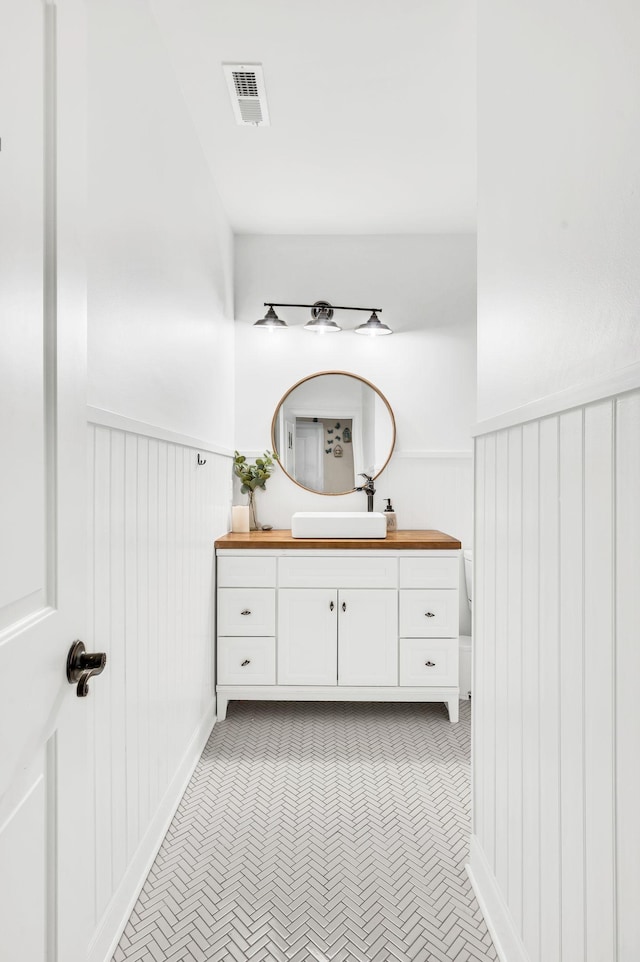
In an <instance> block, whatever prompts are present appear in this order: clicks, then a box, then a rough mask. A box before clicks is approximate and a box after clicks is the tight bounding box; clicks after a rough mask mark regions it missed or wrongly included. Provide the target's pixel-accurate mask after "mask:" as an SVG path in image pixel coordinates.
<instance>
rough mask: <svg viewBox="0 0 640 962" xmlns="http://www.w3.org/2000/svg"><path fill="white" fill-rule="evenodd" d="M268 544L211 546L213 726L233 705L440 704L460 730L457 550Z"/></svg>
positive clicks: (226, 541) (388, 543)
mask: <svg viewBox="0 0 640 962" xmlns="http://www.w3.org/2000/svg"><path fill="white" fill-rule="evenodd" d="M273 534H274V535H281V536H282V537H281V538H279V539H277V538H272V541H275V544H273V543H269V542H268V541H266V539H265V533H263V532H256V533H255V534H251V535H240V536H233V535H227V536H225V538H223V539H220V541H218V542H216V549H217V551H216V555H217V585H218V590H217V595H218V598H217V684H216V693H217V713H218V719H219V720H222V719H223V718H224V717H225V715H226V709H227V703H228V702H229V701H231V700H234V699H240V700H272V701H294V700H305V701H407V702H410V701H411V702H415V701H443V702H446V703H447V705H448V708H449V717H450V719H451V721H452V722H454V721H457V720H458V697H459V689H458V583H459V579H460V559H459V554H460V552H459V550H458V549H457V545H458V544H459V542H456V541H455V539H453V538H450V537H449V536H448V535H441V538H442V539H449V541H450V542H452V543H453V544H454V545H456V547H453V548H451V549H449V548H438V549H437V550H435V549H429V548H427V549H425V548H423V547H420V548H416V549H413V548H407V547H405V546H404V545H402V546H398V547H396V545H395V543H394V540H392V538H391V536H389V538H388V539H385V542H383V544H384V548H380V547H379V543H376V544H372V543H371V542H369V543H366V542H359V543H358V548H357V549H351V548H350V547H344V548H343V547H342V546H340V547H333V545H334V544H336V542H332V547H331V548H329V547H327V548H323V547H315V546H316V545H317V544H318V542H314V543H313V545H314V546H313V548H308V547H306V546H302V547H299V546H298V545H297V544H296V545H295V547H294V548H289V547H287V545H288V544H289V543H290V535H289V541H287V538H286V535H288V534H289V533H288V532H274V533H273ZM403 534H404V535H408V534H411V532H406V533H405V532H398V533H397V536H396V537H397V539H398V541H399V540H400V536H401V535H403ZM413 534H415V535H416V536H418V535H423V536H426V535H434V536H435V535H439V534H440V533H439V532H413ZM269 535H271V532H269ZM239 539H243V540H242V542H241V545H242V546H241V547H238V541H239ZM415 541H416V543H418V544H420V545H423V544H424V543H428V541H427V539H426V538H425V537H422V538H418V537H416V539H415ZM444 543H445V544H447V542H446V541H445V542H444ZM254 544H259V545H260V547H259V548H255V547H253V545H254ZM342 544H344V545H345V546H346V545H349V542H347V541H345V542H342ZM363 545H364V546H363Z"/></svg>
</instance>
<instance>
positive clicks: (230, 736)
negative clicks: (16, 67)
mask: <svg viewBox="0 0 640 962" xmlns="http://www.w3.org/2000/svg"><path fill="white" fill-rule="evenodd" d="M461 709H462V711H461V720H460V723H459V724H458V725H450V724H449V720H448V715H447V711H446V708H445V707H444V705H438V704H431V705H430V704H426V705H402V704H395V705H391V704H345V703H336V704H332V703H304V702H297V703H296V702H281V703H267V702H262V703H260V702H253V703H251V702H246V703H241V702H236V703H235V704H234V703H232V704H231V705H230V707H229V715H228V718H227V720H226V721H225V722H222V723H221V724H219V725H216V727H215V728H214V730H213V733H212V735H211V738H210V739H209V742H208V744H207V747H206V749H205V751H204V754H203V756H202V758H201V760H200V762H199V764H198V767H197V769H196V771H195V773H194V776H193V778H192V779H191V782H190V783H189V787H188V788H187V791H186V794H185V796H184V798H183V800H182V802H181V803H180V807H179V809H178V811H177V813H176V816H175V818H174V820H173V822H172V824H171V827H170V829H169V832H168V833H167V836H166V839H165V841H164V843H163V845H162V848H161V850H160V852H159V854H158V857H157V859H156V861H155V863H154V865H153V867H152V869H151V872H150V874H149V877H148V879H147V881H146V883H145V885H144V888H143V890H142V892H141V894H140V898H139V900H138V903H137V904H136V906H135V908H134V910H133V913H132V915H131V919H130V921H129V923H128V925H127V927H126V929H125V931H124V934H123V936H122V940H121V942H120V945H119V946H118V948H117V949H116V952H115V955H114V959H113V962H136V960H145V962H146V960H149V962H151V960H153V962H180V960H189V962H205V960H206V962H480V960H482V962H486V960H493V959H496V954H495V951H494V949H493V946H492V944H491V939H490V937H489V935H488V933H487V929H486V927H485V925H484V921H483V919H482V916H481V914H480V910H479V909H478V906H477V903H476V901H475V899H474V896H473V893H472V890H471V888H470V885H469V882H468V880H467V876H466V873H465V870H464V863H465V860H466V857H467V844H468V835H469V703H468V702H464V703H462V705H461Z"/></svg>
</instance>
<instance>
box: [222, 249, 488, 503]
mask: <svg viewBox="0 0 640 962" xmlns="http://www.w3.org/2000/svg"><path fill="white" fill-rule="evenodd" d="M475 256H476V241H475V236H474V235H471V234H456V235H429V236H425V235H414V236H412V235H403V236H386V237H379V236H358V237H349V236H315V237H311V236H307V237H298V236H291V235H281V236H255V235H247V236H239V237H237V238H236V321H237V323H236V380H237V384H236V426H237V430H236V442H237V444H238V445H239V446H240V447H242V448H243V449H245V448H246V449H248V450H251V451H253V450H257V449H260V448H264V447H267V446H269V445H270V443H271V442H270V431H269V429H270V423H271V416H272V414H273V411H274V409H275V407H276V405H277V403H278V401H279V400H280V397H281V396H282V394H284V392H285V391H286V390H287V389H288V388H289V387H290V386H291V385H292V384H293V383H294V382H295V381H296V380H298V379H299V378H301V377H304V376H305V375H306V374H312V373H314V372H316V371H323V370H329V369H339V370H345V371H352V372H353V373H354V374H360V375H362V376H363V377H366V378H367V379H368V380H370V381H372V382H373V383H374V384H375V385H376V386H377V387H379V388H380V390H381V391H382V392H383V394H385V395H386V396H387V398H388V400H389V402H390V404H391V406H392V407H393V409H394V412H395V415H396V421H397V426H398V449H399V450H402V451H451V450H470V447H471V442H470V428H471V425H472V424H473V423H474V421H475V296H476V290H475ZM269 298H273V299H274V300H278V301H288V302H294V303H295V302H303V303H313V301H316V300H320V299H324V300H328V301H332V302H333V303H334V304H355V305H359V306H363V307H368V306H371V307H381V308H383V309H384V311H383V314H382V319H383V320H384V321H386V322H387V323H388V324H389V326H390V327H391V328H392V329H393V330H394V331H395V332H396V333H394V334H393V335H392V336H391V337H383V338H367V337H360V336H358V335H355V334H353V328H354V327H356V326H357V325H358V324H360V323H362V322H363V321H365V320H366V319H367V315H366V314H361V313H359V314H344V313H343V312H338V313H337V314H336V316H335V318H334V320H336V321H337V322H338V323H339V324H340V326H342V327H344V328H345V330H343V332H342V333H341V334H336V335H330V336H324V337H319V336H317V335H314V334H310V333H308V332H307V331H304V330H303V329H302V327H303V325H304V323H306V321H307V320H308V319H309V312H308V311H304V310H300V309H298V310H294V309H289V310H287V309H286V308H283V309H282V310H281V312H280V313H281V316H282V317H283V319H285V320H286V321H287V323H290V324H291V329H290V330H288V331H282V332H278V333H274V334H269V333H267V332H266V331H261V330H259V329H255V328H253V327H252V326H251V325H252V324H253V322H254V321H256V320H257V319H258V318H259V317H261V316H263V315H264V312H265V308H263V306H262V304H263V301H265V300H268V299H269ZM347 328H350V329H351V330H347ZM279 335H281V336H279ZM294 493H295V489H293V490H292V494H294Z"/></svg>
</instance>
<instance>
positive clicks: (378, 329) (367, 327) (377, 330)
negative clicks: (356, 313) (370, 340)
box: [355, 311, 393, 337]
mask: <svg viewBox="0 0 640 962" xmlns="http://www.w3.org/2000/svg"><path fill="white" fill-rule="evenodd" d="M355 333H356V334H368V335H369V336H370V337H380V336H381V335H382V334H393V331H392V330H391V328H390V327H387V325H386V324H383V323H382V321H381V320H380V318H379V317H378V315H377V314H376V312H375V311H374V312H373V314H372V315H371V317H370V318H369V320H368V321H367V322H366V324H361V325H360V327H356V329H355Z"/></svg>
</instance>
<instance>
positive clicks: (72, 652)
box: [67, 641, 107, 698]
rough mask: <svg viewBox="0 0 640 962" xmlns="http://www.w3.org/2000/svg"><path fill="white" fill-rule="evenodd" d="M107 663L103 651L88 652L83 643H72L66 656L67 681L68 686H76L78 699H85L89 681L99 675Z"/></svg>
mask: <svg viewBox="0 0 640 962" xmlns="http://www.w3.org/2000/svg"><path fill="white" fill-rule="evenodd" d="M106 663H107V656H106V654H105V652H104V651H94V652H89V651H87V650H86V649H85V646H84V642H82V641H74V643H73V644H72V645H71V648H70V649H69V654H68V656H67V681H68V682H69V684H70V685H77V688H76V695H77V696H78V698H86V697H87V695H88V694H89V679H90V678H93V676H94V675H100V674H101V673H102V672H103V671H104V666H105V665H106Z"/></svg>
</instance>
